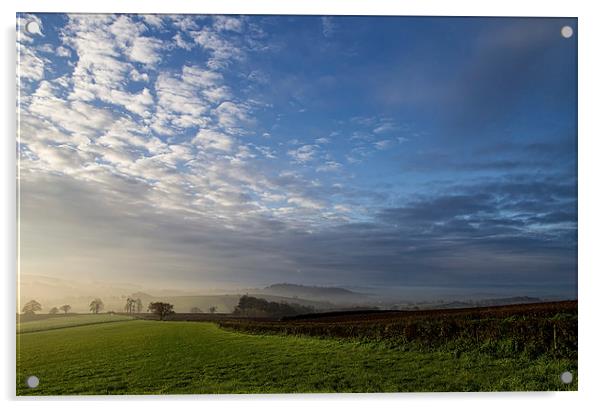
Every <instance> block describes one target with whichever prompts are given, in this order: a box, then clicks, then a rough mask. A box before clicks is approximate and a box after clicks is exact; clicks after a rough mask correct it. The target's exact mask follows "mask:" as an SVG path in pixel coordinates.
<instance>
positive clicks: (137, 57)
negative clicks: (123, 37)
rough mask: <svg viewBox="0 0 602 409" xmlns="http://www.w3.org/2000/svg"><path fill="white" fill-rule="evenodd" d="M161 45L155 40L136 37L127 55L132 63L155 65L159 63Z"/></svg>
mask: <svg viewBox="0 0 602 409" xmlns="http://www.w3.org/2000/svg"><path fill="white" fill-rule="evenodd" d="M162 47H163V43H162V42H161V41H160V40H157V39H156V38H150V37H137V38H135V39H134V40H133V42H132V46H131V47H130V48H129V51H128V55H129V57H130V59H131V60H132V61H137V62H141V63H143V64H148V65H155V64H157V63H158V62H159V61H161V48H162Z"/></svg>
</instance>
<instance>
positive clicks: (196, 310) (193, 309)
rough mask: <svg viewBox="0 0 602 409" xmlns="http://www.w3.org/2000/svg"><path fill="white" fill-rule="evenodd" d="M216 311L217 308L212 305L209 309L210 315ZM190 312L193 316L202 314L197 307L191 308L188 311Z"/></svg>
mask: <svg viewBox="0 0 602 409" xmlns="http://www.w3.org/2000/svg"><path fill="white" fill-rule="evenodd" d="M216 311H217V307H216V306H215V305H212V306H211V307H209V312H210V313H211V314H213V313H215V312H216ZM190 312H191V313H193V314H200V313H202V312H203V310H201V309H200V308H199V307H192V308H191V309H190Z"/></svg>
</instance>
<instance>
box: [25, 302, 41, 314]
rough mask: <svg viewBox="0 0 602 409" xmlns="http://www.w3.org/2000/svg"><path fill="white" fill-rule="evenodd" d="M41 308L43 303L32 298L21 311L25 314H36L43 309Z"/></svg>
mask: <svg viewBox="0 0 602 409" xmlns="http://www.w3.org/2000/svg"><path fill="white" fill-rule="evenodd" d="M41 310H42V304H40V303H39V302H37V301H36V300H31V301H28V302H27V304H25V305H24V306H23V309H22V310H21V311H22V312H23V314H35V313H36V311H41Z"/></svg>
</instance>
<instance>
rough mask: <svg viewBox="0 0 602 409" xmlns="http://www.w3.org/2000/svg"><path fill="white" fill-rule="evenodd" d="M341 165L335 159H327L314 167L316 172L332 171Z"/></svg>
mask: <svg viewBox="0 0 602 409" xmlns="http://www.w3.org/2000/svg"><path fill="white" fill-rule="evenodd" d="M342 167H343V165H341V164H340V163H338V162H335V161H327V162H325V163H324V164H323V165H320V166H318V167H317V168H316V171H318V172H334V171H337V170H339V169H341V168H342Z"/></svg>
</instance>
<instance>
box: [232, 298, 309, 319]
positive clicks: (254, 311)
mask: <svg viewBox="0 0 602 409" xmlns="http://www.w3.org/2000/svg"><path fill="white" fill-rule="evenodd" d="M314 311H315V310H314V309H313V308H312V307H308V306H305V305H300V304H286V303H279V302H273V301H268V300H264V299H263V298H257V297H251V296H249V295H243V296H242V297H240V300H239V301H238V305H237V306H236V308H235V309H234V314H236V315H243V316H247V317H250V316H256V317H285V316H292V315H299V314H308V313H312V312H314Z"/></svg>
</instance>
